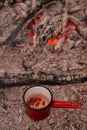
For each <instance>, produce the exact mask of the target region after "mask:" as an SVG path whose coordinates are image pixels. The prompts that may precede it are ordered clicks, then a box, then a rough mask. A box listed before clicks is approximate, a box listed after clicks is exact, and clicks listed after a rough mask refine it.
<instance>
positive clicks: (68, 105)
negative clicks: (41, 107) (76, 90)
mask: <svg viewBox="0 0 87 130" xmlns="http://www.w3.org/2000/svg"><path fill="white" fill-rule="evenodd" d="M51 107H56V108H81V107H82V103H80V102H65V101H52V103H51Z"/></svg>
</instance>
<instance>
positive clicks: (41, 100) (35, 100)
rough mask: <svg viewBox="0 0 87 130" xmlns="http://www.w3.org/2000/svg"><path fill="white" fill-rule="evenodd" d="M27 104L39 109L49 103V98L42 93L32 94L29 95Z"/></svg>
mask: <svg viewBox="0 0 87 130" xmlns="http://www.w3.org/2000/svg"><path fill="white" fill-rule="evenodd" d="M27 104H28V105H29V106H30V107H31V108H35V109H40V108H44V107H45V106H47V105H48V104H49V99H48V98H47V97H46V96H44V95H42V94H34V95H31V96H30V97H29V99H28V101H27Z"/></svg>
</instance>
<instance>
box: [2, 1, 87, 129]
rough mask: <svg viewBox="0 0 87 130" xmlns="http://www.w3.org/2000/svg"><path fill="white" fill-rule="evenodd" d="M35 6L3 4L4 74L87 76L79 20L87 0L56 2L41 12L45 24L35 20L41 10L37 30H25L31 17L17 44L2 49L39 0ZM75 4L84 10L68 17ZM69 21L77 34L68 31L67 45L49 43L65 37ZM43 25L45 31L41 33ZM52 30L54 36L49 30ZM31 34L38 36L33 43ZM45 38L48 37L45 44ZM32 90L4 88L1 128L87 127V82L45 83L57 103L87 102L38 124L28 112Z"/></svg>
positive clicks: (85, 29)
mask: <svg viewBox="0 0 87 130" xmlns="http://www.w3.org/2000/svg"><path fill="white" fill-rule="evenodd" d="M33 2H34V3H33V4H32V2H31V1H29V0H25V1H24V2H23V1H22V2H17V1H16V2H15V3H14V2H13V1H8V0H7V1H0V61H1V62H0V76H1V75H3V74H4V73H6V72H7V73H10V75H13V74H16V75H17V74H22V73H31V72H34V73H35V74H36V73H38V71H45V72H46V71H48V72H50V71H51V72H54V73H58V74H61V73H66V72H68V73H70V74H79V75H82V76H84V75H87V21H86V22H81V19H82V18H84V17H85V16H87V1H86V0H80V1H78V0H74V1H73V0H70V1H69V0H66V1H65V2H64V1H62V2H61V1H59V0H58V1H57V0H55V2H53V4H52V3H51V4H48V5H47V6H44V7H43V9H41V11H43V12H44V13H43V17H42V18H43V19H41V22H38V21H37V20H36V16H37V15H38V14H39V12H38V13H37V14H36V15H35V16H34V17H32V19H33V20H35V22H36V24H35V25H34V26H32V27H31V28H27V25H29V23H30V22H31V21H32V19H31V20H29V21H27V23H26V24H25V25H24V26H23V27H22V29H21V30H20V32H19V33H18V35H17V37H16V38H15V41H14V42H12V43H10V44H7V45H2V43H3V42H4V41H5V40H6V39H7V37H8V36H9V35H10V34H11V32H12V31H13V30H14V29H15V28H16V27H17V26H18V25H20V24H21V22H22V21H23V19H24V18H25V17H26V16H27V14H28V13H30V12H32V11H33V10H34V9H35V8H36V7H37V6H39V5H40V3H41V0H36V1H33ZM77 6H78V7H79V9H80V8H81V9H80V11H77V12H76V13H71V14H68V12H69V11H70V9H72V10H73V9H74V8H75V7H76V8H77ZM82 8H83V9H82ZM72 10H71V11H72ZM66 15H67V17H65V16H66ZM63 16H64V17H63ZM63 18H64V19H65V22H64V21H63V20H64V19H63ZM68 18H69V19H70V20H71V21H72V22H73V23H74V25H75V26H74V27H75V29H77V30H76V32H74V31H72V30H71V31H70V29H71V28H69V29H68V32H69V33H68V35H67V36H64V37H63V38H65V39H64V40H66V42H65V44H64V45H63V46H62V45H61V44H62V42H60V46H59V44H58V42H57V46H56V47H55V46H53V45H50V44H48V40H49V39H51V38H55V37H56V36H58V35H59V34H61V36H62V34H63V32H65V31H66V30H64V28H63V27H64V25H66V23H67V20H68ZM48 23H49V24H48ZM42 24H43V28H41V30H40V29H39V27H40V26H41V25H42ZM50 27H51V33H49V32H47V31H48V30H49V28H50ZM38 30H40V31H39V35H38V34H37V33H38ZM31 31H33V32H34V37H33V39H31V37H30V32H31ZM44 36H45V37H46V39H44V40H43V37H44ZM57 40H58V41H59V39H57ZM61 41H62V40H61ZM35 76H36V75H35ZM28 87H30V85H28V86H22V87H20V86H16V87H10V88H0V130H46V129H48V130H63V129H64V130H86V129H87V82H85V83H76V84H73V85H71V84H69V85H63V86H62V85H61V86H59V85H58V86H49V85H47V86H46V87H47V88H49V89H50V90H51V91H52V93H53V95H54V99H55V100H62V101H76V102H77V101H78V102H82V103H83V107H82V108H81V109H63V108H58V109H57V108H52V109H51V114H50V116H49V117H48V118H46V119H44V120H42V121H39V122H35V121H33V120H31V119H30V118H29V117H28V116H27V115H26V113H25V109H24V103H23V100H22V96H23V92H24V90H25V89H26V88H28Z"/></svg>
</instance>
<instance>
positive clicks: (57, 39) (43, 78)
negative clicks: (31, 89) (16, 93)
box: [1, 0, 87, 86]
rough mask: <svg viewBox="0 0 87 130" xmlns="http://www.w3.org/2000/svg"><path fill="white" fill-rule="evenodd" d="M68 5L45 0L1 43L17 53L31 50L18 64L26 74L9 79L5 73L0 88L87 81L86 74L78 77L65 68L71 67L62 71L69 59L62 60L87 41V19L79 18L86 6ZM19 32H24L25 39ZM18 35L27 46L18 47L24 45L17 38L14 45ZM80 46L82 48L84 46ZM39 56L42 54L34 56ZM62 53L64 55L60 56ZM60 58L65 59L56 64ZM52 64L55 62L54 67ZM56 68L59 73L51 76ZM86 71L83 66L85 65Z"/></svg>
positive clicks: (17, 74) (8, 74) (62, 2)
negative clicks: (9, 46)
mask: <svg viewBox="0 0 87 130" xmlns="http://www.w3.org/2000/svg"><path fill="white" fill-rule="evenodd" d="M67 4H68V3H67V2H65V1H60V0H58V1H57V0H55V1H50V0H47V1H42V2H40V4H38V5H37V4H36V7H35V8H34V9H33V10H32V11H31V12H30V13H27V16H26V17H25V18H24V19H23V20H22V22H21V23H20V24H19V25H18V27H17V28H16V29H14V30H13V31H12V32H11V34H10V35H9V36H8V37H7V38H6V39H5V41H4V42H2V44H1V46H4V45H5V46H7V45H13V47H16V48H18V49H22V48H24V49H25V50H28V49H30V50H29V53H26V52H25V54H24V56H23V57H22V60H21V66H22V67H23V69H24V70H25V71H24V73H16V74H13V73H12V75H11V76H10V73H9V72H7V71H6V72H5V73H4V74H3V76H1V86H2V85H6V84H7V85H8V84H9V85H16V84H17V83H18V84H19V85H23V84H29V83H30V82H31V83H33V82H35V83H41V84H67V83H75V82H84V81H87V75H86V74H85V75H83V74H77V73H76V72H72V71H70V68H69V67H68V66H71V63H69V65H67V68H66V69H64V70H63V67H64V66H65V64H66V63H67V64H68V62H69V60H70V59H68V61H67V62H64V61H65V59H67V58H66V57H68V55H67V56H66V57H64V56H65V54H67V52H68V51H71V52H72V51H73V48H74V49H76V48H77V47H79V46H82V44H81V42H83V41H84V42H86V39H87V25H86V22H87V16H84V17H81V18H80V17H78V13H79V12H81V11H83V10H85V6H84V5H77V6H75V7H72V8H71V7H69V6H68V5H67ZM75 15H76V16H77V17H75ZM21 30H22V31H23V30H24V31H25V32H26V33H25V34H26V35H25V34H23V33H22V32H21ZM20 32H21V35H22V36H23V37H24V38H25V37H27V38H28V39H27V41H28V43H27V45H26V44H25V43H24V44H22V45H21V44H19V43H22V42H23V41H22V42H20V41H21V40H22V39H21V38H22V37H20V38H19V39H20V41H17V39H16V37H17V36H19V34H18V33H20ZM25 39H26V38H25ZM83 45H84V46H85V44H83ZM27 47H28V48H27ZM39 52H41V53H40V55H39V56H37V53H38V54H39ZM63 53H65V54H64V55H63ZM72 54H73V53H72ZM21 55H22V54H21ZM59 55H60V56H61V55H63V58H65V59H64V60H62V62H59V63H58V62H56V61H58V60H59V59H58V58H60V57H59ZM10 57H11V55H10ZM20 57H21V56H20ZM38 57H40V59H39V58H38ZM46 57H47V60H46V59H45V58H46ZM44 59H45V60H44ZM60 59H61V58H60ZM71 59H73V58H71ZM75 60H76V59H75ZM41 61H42V62H41ZM53 61H55V62H54V63H53ZM63 62H64V63H63ZM73 62H74V61H73ZM79 62H80V61H79ZM83 64H84V63H83ZM8 66H9V65H8ZM44 66H45V67H44ZM47 66H49V67H47ZM55 66H56V67H55ZM60 66H62V67H60ZM73 66H74V65H73ZM6 67H7V66H6ZM17 67H18V66H17ZM55 68H56V69H57V68H58V73H55V72H54V70H55ZM12 69H13V68H12ZM46 69H47V70H48V71H47V70H46ZM80 69H81V70H83V67H80ZM85 69H86V64H85V65H84V70H85ZM30 70H32V71H30ZM60 70H61V71H60ZM71 70H73V69H71ZM77 70H78V69H77ZM15 72H16V71H15ZM82 72H83V71H82ZM31 77H32V78H31Z"/></svg>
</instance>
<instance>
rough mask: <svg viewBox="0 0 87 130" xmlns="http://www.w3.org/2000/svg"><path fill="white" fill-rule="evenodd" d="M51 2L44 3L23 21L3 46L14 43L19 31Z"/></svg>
mask: <svg viewBox="0 0 87 130" xmlns="http://www.w3.org/2000/svg"><path fill="white" fill-rule="evenodd" d="M49 2H50V0H46V1H42V2H41V4H40V5H39V6H38V7H37V8H36V9H35V10H34V11H32V12H31V13H29V14H28V15H27V17H26V18H25V19H24V20H23V21H22V23H21V24H20V25H18V27H17V28H16V29H14V30H13V31H12V32H11V34H10V36H9V37H8V38H7V39H6V40H5V41H4V43H3V44H9V43H12V42H13V41H14V40H15V38H16V36H17V34H18V33H19V31H20V30H21V29H22V27H23V26H24V25H25V23H26V22H27V21H28V20H30V19H32V18H33V17H34V16H35V15H36V14H37V12H39V11H40V10H41V9H42V8H43V6H44V5H46V4H47V3H49Z"/></svg>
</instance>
